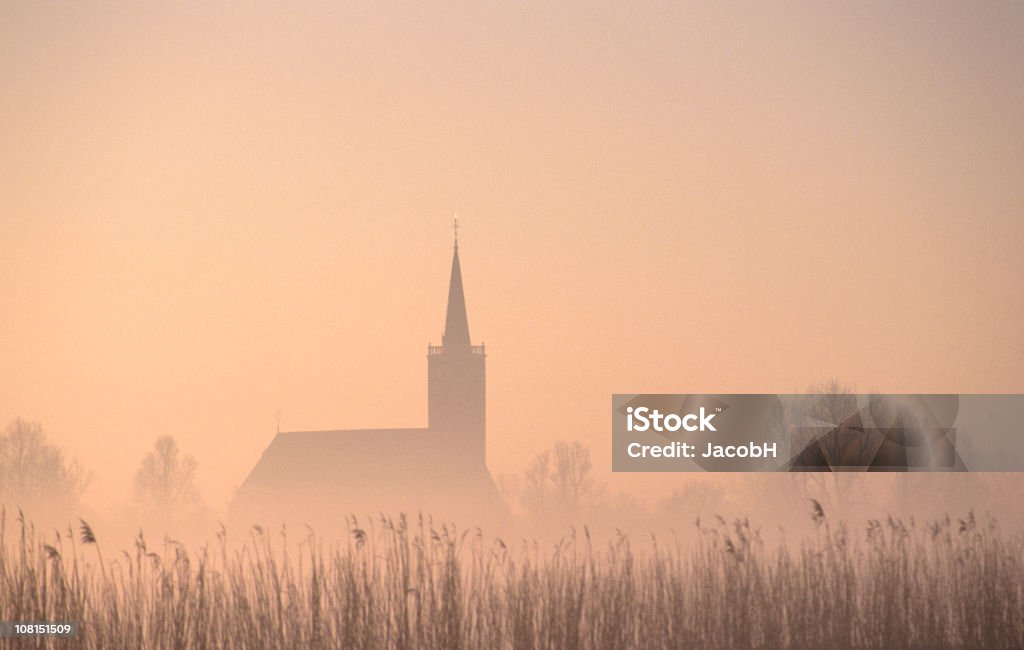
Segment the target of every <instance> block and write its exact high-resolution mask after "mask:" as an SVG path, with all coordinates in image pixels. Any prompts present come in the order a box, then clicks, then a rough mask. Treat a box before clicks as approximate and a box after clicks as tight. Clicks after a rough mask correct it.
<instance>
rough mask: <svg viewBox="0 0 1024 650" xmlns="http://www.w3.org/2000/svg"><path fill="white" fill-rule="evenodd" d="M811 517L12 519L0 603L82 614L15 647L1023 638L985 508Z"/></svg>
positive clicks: (716, 644)
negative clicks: (199, 539)
mask: <svg viewBox="0 0 1024 650" xmlns="http://www.w3.org/2000/svg"><path fill="white" fill-rule="evenodd" d="M814 519H815V522H816V524H817V534H816V535H815V536H812V537H810V538H808V539H807V540H806V541H804V542H803V543H801V544H799V545H792V544H791V545H785V544H783V545H781V546H772V547H768V546H766V545H765V544H764V543H762V542H761V540H760V536H759V534H758V532H757V530H756V529H755V528H753V527H752V526H751V525H750V523H749V522H747V521H746V520H744V521H735V522H732V523H727V522H725V521H724V520H721V519H719V520H717V521H716V522H714V523H713V524H712V525H706V524H702V523H700V522H699V521H698V523H697V527H698V532H699V535H698V536H697V541H696V542H692V543H688V544H685V545H684V544H681V543H676V542H675V541H673V542H672V543H671V544H666V543H664V542H665V540H659V539H653V538H649V539H644V540H643V545H644V550H643V551H642V552H638V551H636V550H634V548H633V546H635V545H636V544H637V543H638V542H637V541H633V540H630V538H629V537H627V536H626V535H624V534H620V535H618V536H617V538H615V539H613V540H612V541H611V542H608V543H603V544H600V545H598V544H596V543H592V540H591V538H590V534H589V531H587V530H586V529H584V530H583V531H581V533H580V534H578V535H577V534H576V532H575V531H573V532H572V533H571V534H570V535H568V536H567V537H566V538H564V539H563V540H562V541H561V542H560V543H558V544H557V545H555V546H554V547H553V548H552V547H548V548H545V549H543V550H542V548H541V547H540V546H539V545H537V544H535V543H525V542H523V543H521V544H517V545H516V546H515V547H514V548H509V547H508V546H506V544H505V543H504V542H502V541H501V540H488V539H486V538H485V537H484V536H483V535H482V534H481V533H480V532H479V531H476V530H474V531H466V532H458V533H457V532H456V531H455V530H454V529H453V528H451V527H448V526H439V527H435V526H432V525H431V522H430V521H429V520H424V519H422V518H419V519H416V520H415V521H414V522H412V523H410V522H409V521H407V520H406V519H405V518H404V517H403V518H399V519H397V520H391V519H387V518H378V519H377V520H375V521H374V522H373V523H372V525H360V522H358V521H355V520H352V521H350V522H349V527H348V535H347V537H346V538H345V539H344V541H341V542H340V543H337V544H334V545H325V542H323V541H322V540H319V539H318V538H316V537H315V536H314V535H312V533H311V532H309V531H306V534H305V536H304V537H303V539H301V540H288V539H287V536H286V534H285V531H283V530H282V531H275V532H273V533H272V532H270V531H266V530H264V529H262V528H259V527H255V528H253V529H252V530H251V531H250V533H249V536H248V538H247V539H246V540H245V542H244V544H240V545H239V546H238V548H237V549H236V550H229V549H231V548H232V547H233V545H231V544H228V543H227V540H226V539H225V535H224V534H223V533H222V534H220V535H218V538H219V539H218V541H217V542H216V543H215V544H214V547H213V549H210V548H201V549H198V550H196V551H192V552H190V551H188V550H187V549H186V548H184V547H183V546H182V545H181V544H178V543H177V542H175V541H173V540H169V539H166V540H164V541H163V542H162V543H161V544H159V546H158V548H151V547H150V546H149V545H148V544H147V542H146V540H145V539H144V538H143V537H142V535H141V534H140V535H139V537H138V538H137V540H136V543H135V547H134V549H132V550H131V551H123V552H121V553H120V554H119V555H118V556H117V557H108V558H106V560H104V558H102V557H101V555H100V553H99V551H100V546H99V544H98V543H97V542H96V539H95V535H94V534H93V532H92V531H91V530H90V529H89V528H88V525H87V524H85V523H84V522H82V524H81V526H80V529H79V530H78V531H75V530H70V529H69V530H67V531H65V532H64V533H63V534H60V533H58V534H56V535H55V536H54V537H53V538H52V539H45V540H44V539H40V538H39V537H38V536H37V534H36V532H35V531H34V530H33V528H32V526H31V525H29V524H26V523H25V522H24V521H23V520H19V521H17V522H15V525H14V527H13V528H14V530H12V531H6V532H7V533H8V534H9V535H10V536H11V537H12V540H10V541H6V538H7V536H8V534H4V533H3V532H0V620H20V621H68V620H72V621H80V622H81V623H82V625H81V633H80V636H79V638H78V639H77V640H73V641H71V640H50V641H41V640H31V639H20V640H18V641H17V642H16V643H17V647H19V648H22V647H24V648H31V647H84V648H319V647H331V648H444V649H449V648H467V649H476V648H517V649H518V648H538V649H539V648H551V649H559V650H561V649H572V648H691V647H701V648H929V649H932V648H1021V647H1024V622H1022V612H1024V593H1022V589H1024V543H1022V541H1021V540H1020V539H1019V538H1010V537H1008V536H1006V535H1004V534H1002V533H1000V531H999V530H998V528H997V527H996V526H995V524H994V522H986V523H984V524H981V523H980V522H978V521H977V520H976V519H975V517H974V516H973V514H972V515H969V516H968V517H966V518H965V519H962V520H950V519H949V518H946V519H945V520H942V521H936V522H932V523H930V524H928V525H926V526H917V525H915V523H914V522H913V521H912V520H911V521H901V520H896V519H888V520H886V521H870V522H868V524H867V526H866V527H863V528H860V529H858V530H857V531H856V532H854V531H851V530H849V529H847V527H846V526H844V525H842V524H835V525H834V524H833V523H832V522H829V521H828V520H827V518H826V517H825V514H824V513H823V512H821V511H820V510H816V511H815V512H814ZM5 525H6V519H5V518H4V519H3V523H2V524H0V527H3V526H5ZM76 533H77V534H76ZM100 543H102V540H100Z"/></svg>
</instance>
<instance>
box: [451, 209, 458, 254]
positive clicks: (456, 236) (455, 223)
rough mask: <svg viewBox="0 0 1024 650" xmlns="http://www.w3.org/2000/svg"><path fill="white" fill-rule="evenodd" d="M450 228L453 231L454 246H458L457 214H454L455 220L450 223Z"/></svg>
mask: <svg viewBox="0 0 1024 650" xmlns="http://www.w3.org/2000/svg"><path fill="white" fill-rule="evenodd" d="M452 230H454V231H455V248H458V247H459V215H458V213H456V214H455V221H454V222H453V223H452Z"/></svg>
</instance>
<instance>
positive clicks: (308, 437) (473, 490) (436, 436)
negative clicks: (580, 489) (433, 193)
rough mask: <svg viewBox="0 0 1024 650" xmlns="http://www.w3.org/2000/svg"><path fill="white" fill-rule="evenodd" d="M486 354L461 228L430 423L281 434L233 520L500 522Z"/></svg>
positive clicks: (437, 351)
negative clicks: (465, 284)
mask: <svg viewBox="0 0 1024 650" xmlns="http://www.w3.org/2000/svg"><path fill="white" fill-rule="evenodd" d="M485 360H486V354H485V350H484V346H483V345H473V344H472V342H471V340H470V337H469V320H468V318H467V314H466V299H465V294H464V292H463V288H462V269H461V265H460V263H459V241H458V231H456V238H455V247H454V252H453V254H452V268H451V279H450V281H449V286H448V309H447V315H446V319H445V328H444V336H443V337H442V339H441V345H428V347H427V395H428V421H427V427H426V428H417V429H353V430H340V431H291V432H279V433H278V434H277V435H276V436H275V437H274V439H273V441H272V442H271V443H270V446H269V447H267V449H266V451H264V452H263V455H262V456H261V457H260V459H259V461H258V462H257V463H256V466H255V467H254V468H253V470H252V472H250V473H249V476H248V477H247V478H246V479H245V481H244V482H243V483H242V485H241V486H240V487H239V489H238V491H237V493H236V495H235V498H234V501H233V503H232V505H231V519H232V520H233V521H239V522H244V523H246V524H252V523H258V522H266V523H271V522H274V521H301V522H307V523H312V522H324V521H334V522H340V521H343V520H344V517H345V516H346V515H348V514H355V515H357V516H359V515H366V514H376V513H384V514H389V515H393V514H396V513H399V512H404V513H406V514H410V515H411V514H415V513H424V514H427V513H429V514H432V515H434V516H437V517H442V518H444V517H453V518H456V521H465V522H466V523H467V524H473V525H478V524H479V523H483V522H484V521H493V520H494V519H495V517H496V516H498V515H500V513H502V512H504V510H505V506H504V504H503V502H502V500H501V498H500V497H499V495H498V491H497V489H496V487H495V485H494V480H493V478H492V477H491V474H490V472H489V471H488V469H487V462H486V425H485V419H486V418H485V413H486V408H485V406H486V395H485V393H486V388H485V370H484V364H485Z"/></svg>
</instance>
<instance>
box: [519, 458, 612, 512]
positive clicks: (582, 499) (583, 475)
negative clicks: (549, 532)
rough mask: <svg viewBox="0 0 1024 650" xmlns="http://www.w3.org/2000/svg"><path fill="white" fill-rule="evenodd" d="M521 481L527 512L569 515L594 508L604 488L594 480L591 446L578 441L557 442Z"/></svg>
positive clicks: (535, 460)
mask: <svg viewBox="0 0 1024 650" xmlns="http://www.w3.org/2000/svg"><path fill="white" fill-rule="evenodd" d="M522 483H523V489H522V501H523V506H524V508H525V509H526V510H527V511H528V512H531V513H533V514H548V515H559V516H567V517H573V516H576V515H578V514H580V513H581V512H582V511H583V510H585V509H587V508H589V507H591V506H592V505H593V504H594V502H595V501H596V500H597V498H598V497H599V495H600V493H601V489H602V486H600V485H598V483H597V482H596V481H595V480H594V476H593V462H592V461H591V459H590V449H589V448H587V447H584V446H583V445H581V444H580V443H579V442H557V443H555V445H554V447H552V448H551V449H549V450H546V451H544V452H542V453H540V454H538V455H537V456H536V458H534V459H533V462H532V463H530V466H529V468H527V470H526V472H525V473H524V475H523V482H522Z"/></svg>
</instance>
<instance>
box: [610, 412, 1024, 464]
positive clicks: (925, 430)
mask: <svg viewBox="0 0 1024 650" xmlns="http://www.w3.org/2000/svg"><path fill="white" fill-rule="evenodd" d="M612 471H615V472H841V471H844V472H857V471H862V472H966V471H972V472H1019V471H1024V395H981V394H929V395H925V394H920V395H902V394H854V393H842V394H839V393H828V394H824V393H822V394H779V395H776V394H700V395H698V394H671V395H669V394H624V395H613V396H612Z"/></svg>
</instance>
